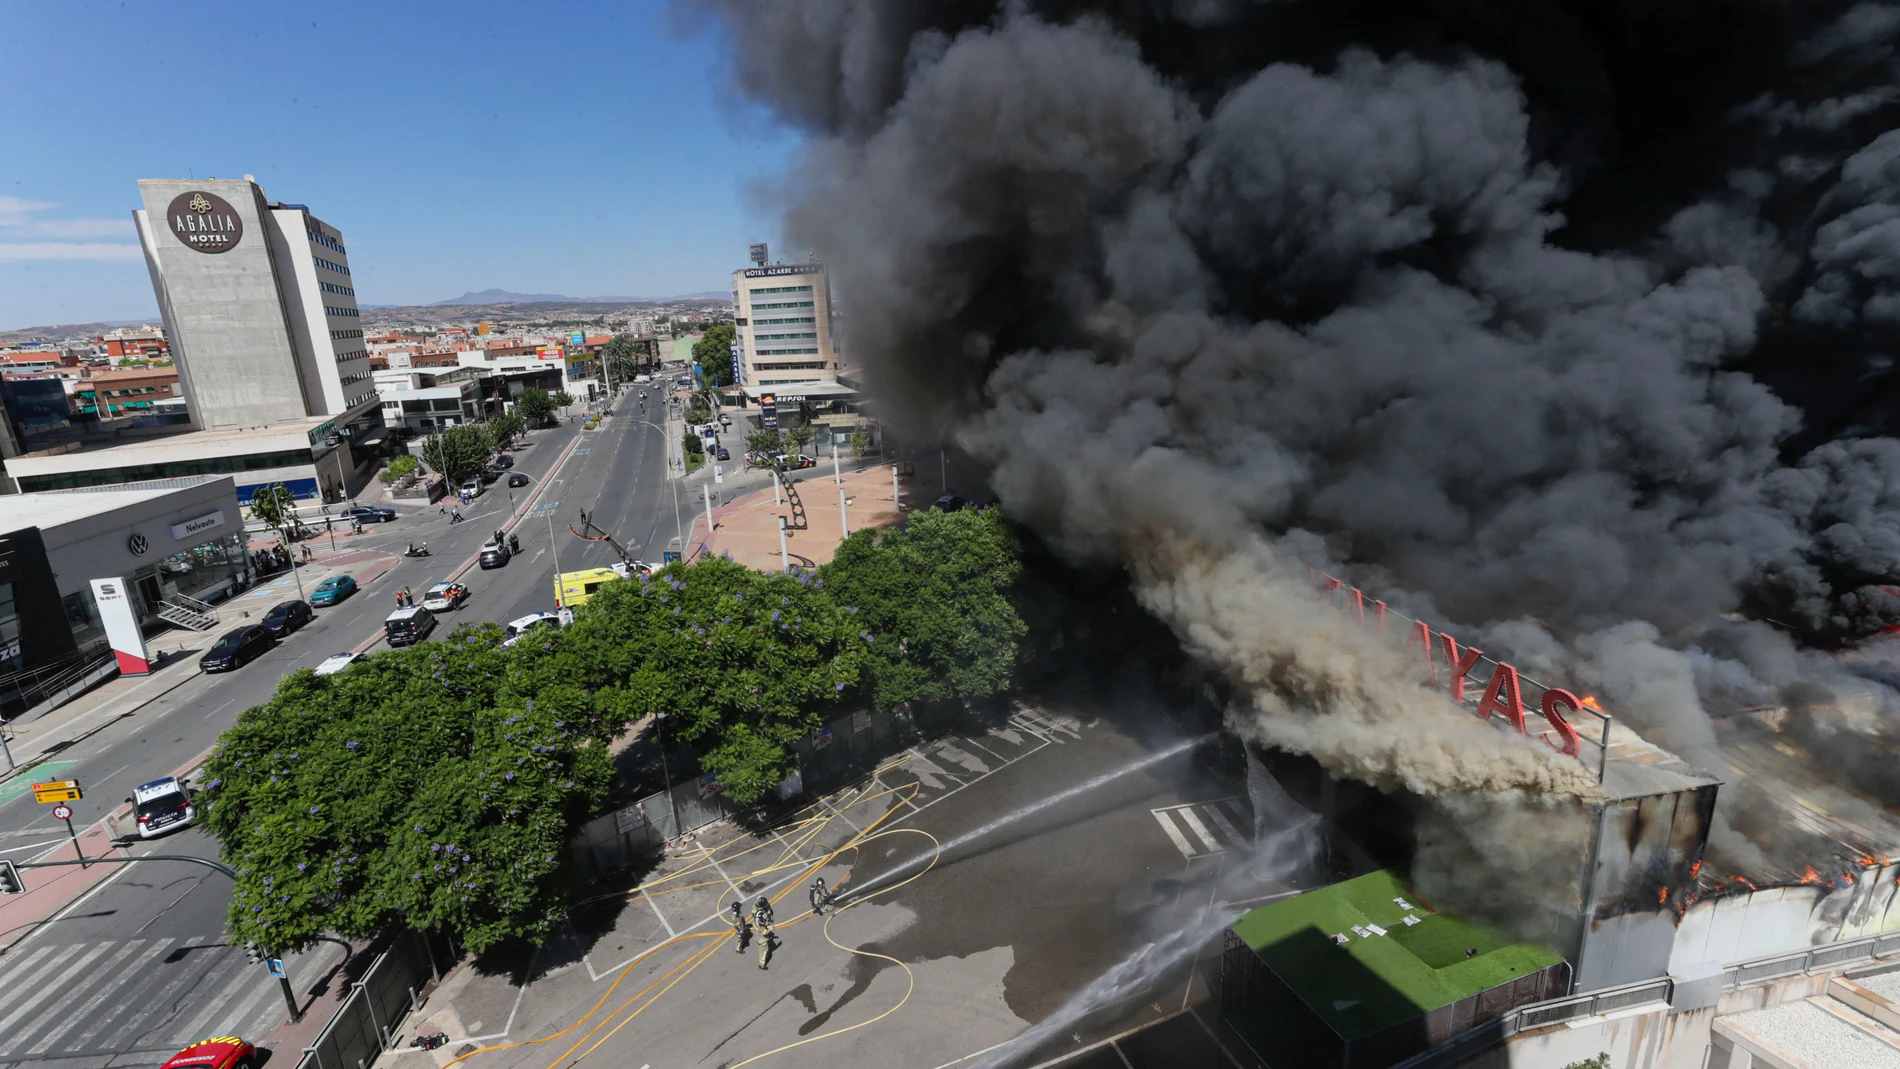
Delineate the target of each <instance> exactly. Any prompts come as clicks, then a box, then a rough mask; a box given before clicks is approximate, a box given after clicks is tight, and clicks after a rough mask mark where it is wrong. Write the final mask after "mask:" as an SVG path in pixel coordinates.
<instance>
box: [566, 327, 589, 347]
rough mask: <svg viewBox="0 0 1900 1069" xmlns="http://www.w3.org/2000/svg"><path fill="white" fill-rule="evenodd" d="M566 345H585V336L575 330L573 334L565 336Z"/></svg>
mask: <svg viewBox="0 0 1900 1069" xmlns="http://www.w3.org/2000/svg"><path fill="white" fill-rule="evenodd" d="M567 343H568V344H569V345H586V344H587V335H585V334H582V333H581V332H580V331H578V330H577V331H575V332H574V333H572V334H569V335H568V336H567Z"/></svg>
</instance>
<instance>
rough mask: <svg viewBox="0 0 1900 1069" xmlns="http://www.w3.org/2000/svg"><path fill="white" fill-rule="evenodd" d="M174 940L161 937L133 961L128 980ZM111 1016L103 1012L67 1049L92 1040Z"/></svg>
mask: <svg viewBox="0 0 1900 1069" xmlns="http://www.w3.org/2000/svg"><path fill="white" fill-rule="evenodd" d="M134 942H135V943H143V942H145V940H143V939H138V940H134ZM173 942H175V940H172V939H170V938H166V939H160V940H159V941H158V942H156V943H154V944H152V946H151V948H150V949H148V950H147V951H146V952H145V953H144V954H141V955H140V956H139V960H138V961H136V962H133V963H132V967H131V968H129V969H127V970H125V972H124V974H123V978H125V979H128V980H129V979H135V978H137V977H138V976H140V975H141V974H143V973H144V971H145V970H146V969H148V968H150V967H151V964H152V959H153V958H156V957H158V956H159V955H160V954H163V953H164V952H165V948H166V947H168V946H170V945H172V943H173ZM111 1018H112V1015H111V1014H110V1013H107V1014H102V1015H101V1016H100V1017H99V1018H98V1019H97V1020H95V1021H93V1022H92V1027H91V1028H88V1029H86V1031H85V1032H84V1033H82V1034H81V1035H80V1037H79V1038H78V1039H77V1040H74V1041H73V1045H72V1046H70V1047H67V1048H66V1049H67V1050H69V1051H72V1050H78V1049H79V1048H80V1047H82V1046H84V1045H85V1044H86V1043H88V1042H90V1041H91V1040H92V1038H93V1037H94V1036H96V1035H98V1034H99V1031H100V1029H102V1028H104V1027H105V1026H106V1022H107V1021H108V1020H110V1019H111Z"/></svg>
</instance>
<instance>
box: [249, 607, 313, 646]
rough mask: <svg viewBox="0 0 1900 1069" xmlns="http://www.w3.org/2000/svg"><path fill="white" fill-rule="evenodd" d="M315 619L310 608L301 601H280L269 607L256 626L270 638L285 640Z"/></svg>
mask: <svg viewBox="0 0 1900 1069" xmlns="http://www.w3.org/2000/svg"><path fill="white" fill-rule="evenodd" d="M316 618H317V614H316V613H314V612H311V611H310V606H308V605H305V604H304V603H303V602H301V601H280V602H278V603H277V604H275V605H272V606H271V607H270V611H269V612H267V613H265V614H264V618H263V619H262V620H259V621H258V626H259V627H262V628H263V629H264V630H266V631H269V632H270V637H272V638H286V637H288V636H289V635H290V634H291V633H292V632H294V631H296V630H297V629H298V628H300V627H302V626H303V625H305V624H307V623H309V622H310V621H312V620H314V619H316Z"/></svg>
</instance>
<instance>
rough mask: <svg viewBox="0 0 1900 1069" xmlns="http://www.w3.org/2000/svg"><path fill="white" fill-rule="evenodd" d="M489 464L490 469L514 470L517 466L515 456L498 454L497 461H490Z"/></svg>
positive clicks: (496, 455)
mask: <svg viewBox="0 0 1900 1069" xmlns="http://www.w3.org/2000/svg"><path fill="white" fill-rule="evenodd" d="M488 463H489V466H490V467H496V468H512V467H514V466H515V458H514V457H513V456H510V455H509V454H507V453H496V454H495V459H493V460H491V461H489V462H488Z"/></svg>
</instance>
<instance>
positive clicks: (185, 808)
mask: <svg viewBox="0 0 1900 1069" xmlns="http://www.w3.org/2000/svg"><path fill="white" fill-rule="evenodd" d="M190 786H191V781H190V780H184V779H179V778H178V777H177V776H166V777H165V778H164V779H155V780H153V781H152V782H150V783H141V784H139V785H138V786H136V787H134V788H132V797H130V798H127V799H126V801H127V802H130V803H131V804H132V812H133V814H134V815H135V816H137V817H138V828H139V838H141V839H150V838H151V837H153V836H154V835H161V834H164V833H166V832H174V831H177V830H178V829H180V828H183V827H187V826H189V825H190V824H191V823H192V822H193V821H195V820H196V819H198V807H197V806H194V805H192V804H191V792H190V791H189V790H187V788H188V787H190Z"/></svg>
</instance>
